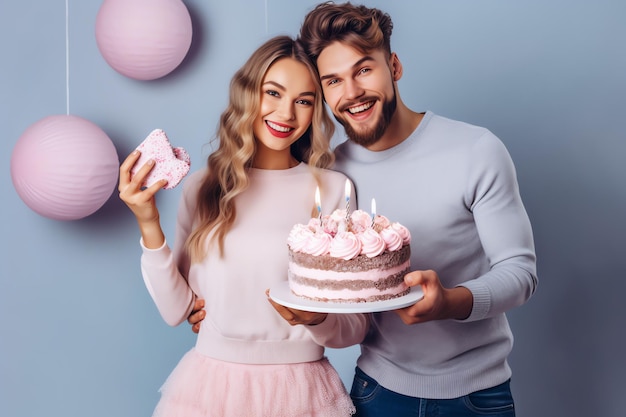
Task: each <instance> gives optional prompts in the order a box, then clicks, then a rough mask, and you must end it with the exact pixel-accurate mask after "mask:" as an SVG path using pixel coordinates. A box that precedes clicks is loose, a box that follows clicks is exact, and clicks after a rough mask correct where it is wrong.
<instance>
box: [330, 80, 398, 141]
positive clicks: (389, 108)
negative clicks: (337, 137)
mask: <svg viewBox="0 0 626 417" xmlns="http://www.w3.org/2000/svg"><path fill="white" fill-rule="evenodd" d="M396 106H397V99H396V89H395V87H394V89H393V97H391V99H390V100H389V101H386V102H384V103H383V109H382V112H381V115H380V117H379V118H378V121H377V122H376V125H375V126H374V127H373V128H372V129H367V130H364V131H360V132H357V131H356V130H355V129H354V128H353V127H352V125H351V124H350V122H349V121H348V120H347V119H346V118H345V117H343V116H341V117H338V116H337V115H334V116H335V119H337V121H338V122H339V123H341V125H342V126H343V128H344V130H345V131H346V135H347V136H348V139H350V140H351V141H353V142H354V143H356V144H357V145H361V146H363V147H368V146H370V145H373V144H375V143H376V142H378V140H379V139H380V138H381V137H382V136H383V134H384V133H385V131H386V130H387V127H389V124H390V123H391V118H392V117H393V115H394V113H395V112H396Z"/></svg>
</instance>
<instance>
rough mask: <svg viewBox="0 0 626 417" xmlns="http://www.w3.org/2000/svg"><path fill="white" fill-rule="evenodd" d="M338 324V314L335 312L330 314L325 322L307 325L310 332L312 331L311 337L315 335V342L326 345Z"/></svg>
mask: <svg viewBox="0 0 626 417" xmlns="http://www.w3.org/2000/svg"><path fill="white" fill-rule="evenodd" d="M336 325H337V316H336V315H335V314H328V315H327V316H326V319H325V320H324V321H323V322H321V323H319V324H316V325H315V326H306V328H307V330H308V331H309V333H311V337H313V340H314V341H315V343H317V344H318V345H322V346H325V344H326V341H327V340H326V339H327V338H328V336H329V335H332V334H333V332H334V328H335V326H336Z"/></svg>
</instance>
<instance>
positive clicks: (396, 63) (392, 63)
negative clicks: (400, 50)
mask: <svg viewBox="0 0 626 417" xmlns="http://www.w3.org/2000/svg"><path fill="white" fill-rule="evenodd" d="M389 69H390V70H391V76H392V77H393V80H394V81H398V80H399V79H400V78H402V62H400V58H398V54H396V53H395V52H392V53H391V56H390V57H389Z"/></svg>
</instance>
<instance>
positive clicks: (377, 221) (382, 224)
mask: <svg viewBox="0 0 626 417" xmlns="http://www.w3.org/2000/svg"><path fill="white" fill-rule="evenodd" d="M390 225H391V222H389V219H388V218H386V217H385V216H383V215H380V214H377V215H376V217H375V218H374V230H376V231H377V232H379V233H380V231H381V230H384V229H386V228H388V227H389V226H390Z"/></svg>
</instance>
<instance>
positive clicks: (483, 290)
mask: <svg viewBox="0 0 626 417" xmlns="http://www.w3.org/2000/svg"><path fill="white" fill-rule="evenodd" d="M461 286H462V287H465V288H467V289H468V290H470V292H471V293H472V297H473V303H472V312H471V313H470V315H469V317H467V318H466V319H465V320H459V321H465V322H467V321H476V320H482V319H484V318H485V317H487V314H489V310H490V309H491V294H490V292H489V288H487V287H486V286H485V285H482V284H481V283H480V282H479V281H478V280H473V281H468V282H466V283H464V284H462V285H461Z"/></svg>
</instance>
